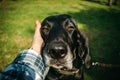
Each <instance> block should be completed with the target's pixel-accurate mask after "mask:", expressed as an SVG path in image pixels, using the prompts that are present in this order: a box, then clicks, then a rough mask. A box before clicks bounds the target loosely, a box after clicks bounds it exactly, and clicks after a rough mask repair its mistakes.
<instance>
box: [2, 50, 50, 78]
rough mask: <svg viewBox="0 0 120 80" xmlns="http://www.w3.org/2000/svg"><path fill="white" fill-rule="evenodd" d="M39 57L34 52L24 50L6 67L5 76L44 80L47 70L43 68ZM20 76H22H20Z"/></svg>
mask: <svg viewBox="0 0 120 80" xmlns="http://www.w3.org/2000/svg"><path fill="white" fill-rule="evenodd" d="M43 62H44V61H43V59H42V57H41V55H39V54H38V53H37V52H35V51H34V50H31V49H29V50H24V51H22V52H20V54H19V55H18V56H17V57H16V59H15V60H14V61H13V63H11V64H10V65H8V67H7V68H6V69H5V71H4V73H7V76H8V78H9V76H10V77H11V76H12V77H14V78H15V79H17V78H18V76H19V77H21V78H23V79H26V80H27V78H30V80H44V78H45V76H46V74H47V72H48V70H49V68H47V67H45V65H44V63H43ZM21 74H22V75H21Z"/></svg>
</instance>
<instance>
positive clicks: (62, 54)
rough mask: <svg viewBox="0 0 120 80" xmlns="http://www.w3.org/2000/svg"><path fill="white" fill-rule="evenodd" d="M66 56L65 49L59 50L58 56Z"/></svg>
mask: <svg viewBox="0 0 120 80" xmlns="http://www.w3.org/2000/svg"><path fill="white" fill-rule="evenodd" d="M65 55H66V50H65V49H61V50H60V56H61V57H64V56H65Z"/></svg>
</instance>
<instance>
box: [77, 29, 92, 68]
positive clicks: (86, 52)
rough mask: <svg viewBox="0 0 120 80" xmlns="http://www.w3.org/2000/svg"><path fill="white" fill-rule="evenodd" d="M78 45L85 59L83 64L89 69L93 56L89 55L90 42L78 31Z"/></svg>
mask: <svg viewBox="0 0 120 80" xmlns="http://www.w3.org/2000/svg"><path fill="white" fill-rule="evenodd" d="M77 37H78V40H77V42H78V44H79V47H80V50H81V54H80V55H79V56H80V57H81V58H82V59H83V64H84V65H85V67H86V68H87V69H88V68H90V66H91V56H90V54H89V48H88V40H87V38H86V37H85V36H84V35H82V34H81V33H80V31H79V30H77Z"/></svg>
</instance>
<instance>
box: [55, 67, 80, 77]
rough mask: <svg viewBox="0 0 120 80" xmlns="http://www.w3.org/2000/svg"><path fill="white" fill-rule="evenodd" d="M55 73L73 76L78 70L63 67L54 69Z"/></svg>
mask: <svg viewBox="0 0 120 80" xmlns="http://www.w3.org/2000/svg"><path fill="white" fill-rule="evenodd" d="M56 71H57V72H59V73H61V74H64V75H73V74H76V73H78V72H79V71H80V70H79V69H76V68H73V69H68V68H65V67H63V68H60V69H56Z"/></svg>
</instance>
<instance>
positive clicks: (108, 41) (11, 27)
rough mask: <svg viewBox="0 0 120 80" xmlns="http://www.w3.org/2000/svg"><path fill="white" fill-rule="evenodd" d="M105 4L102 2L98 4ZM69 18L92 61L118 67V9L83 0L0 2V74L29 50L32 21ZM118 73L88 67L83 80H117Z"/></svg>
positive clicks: (118, 70)
mask: <svg viewBox="0 0 120 80" xmlns="http://www.w3.org/2000/svg"><path fill="white" fill-rule="evenodd" d="M102 1H105V0H102ZM56 14H70V15H72V16H73V17H74V18H75V19H76V21H77V22H78V26H79V29H80V30H81V31H82V32H83V33H85V34H86V36H87V37H88V39H89V47H90V53H91V56H92V60H93V61H100V62H104V63H112V64H120V42H119V41H120V34H119V30H120V22H119V21H120V6H119V5H118V6H111V7H109V6H106V5H105V4H99V3H96V2H91V1H85V0H69V1H67V0H53V1H50V0H16V1H12V0H3V1H1V2H0V71H2V70H4V68H5V67H6V66H7V65H8V64H9V63H10V62H12V60H14V58H15V57H16V55H17V53H18V52H20V51H21V50H23V49H26V48H28V47H30V45H31V41H32V36H33V34H34V26H35V24H34V22H35V20H37V19H39V20H41V21H42V20H43V19H44V18H45V17H47V16H50V15H56ZM119 74H120V69H117V68H101V67H91V69H89V70H85V80H108V79H109V80H119V79H120V77H119Z"/></svg>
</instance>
